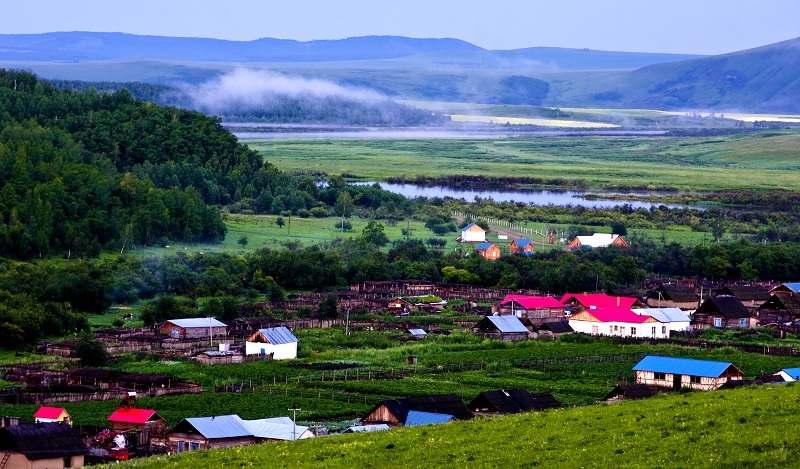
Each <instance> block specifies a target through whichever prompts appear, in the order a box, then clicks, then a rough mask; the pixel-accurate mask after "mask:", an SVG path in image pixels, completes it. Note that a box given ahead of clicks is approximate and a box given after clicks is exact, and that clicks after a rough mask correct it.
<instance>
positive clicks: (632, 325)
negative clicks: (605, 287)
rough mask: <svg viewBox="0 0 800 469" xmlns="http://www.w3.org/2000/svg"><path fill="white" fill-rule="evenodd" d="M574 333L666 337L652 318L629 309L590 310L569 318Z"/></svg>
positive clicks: (656, 321)
mask: <svg viewBox="0 0 800 469" xmlns="http://www.w3.org/2000/svg"><path fill="white" fill-rule="evenodd" d="M569 325H570V326H571V327H572V329H573V330H575V332H581V333H584V334H591V335H610V336H620V337H650V338H658V339H663V338H666V337H668V336H669V335H668V333H667V331H666V330H665V329H664V327H663V325H662V324H661V323H660V322H659V321H658V320H657V319H655V318H653V317H652V316H647V315H639V314H636V313H634V312H633V311H631V310H630V308H596V309H595V308H590V309H587V310H584V311H581V312H580V313H576V314H573V315H571V316H570V317H569Z"/></svg>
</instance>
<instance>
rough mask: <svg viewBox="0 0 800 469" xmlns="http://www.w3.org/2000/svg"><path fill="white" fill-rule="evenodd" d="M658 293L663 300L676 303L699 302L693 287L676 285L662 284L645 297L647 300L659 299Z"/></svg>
mask: <svg viewBox="0 0 800 469" xmlns="http://www.w3.org/2000/svg"><path fill="white" fill-rule="evenodd" d="M659 292H660V293H661V297H662V298H663V299H664V300H671V301H674V302H676V303H697V301H698V300H699V297H698V296H697V293H695V290H694V288H693V287H688V286H686V285H680V284H677V283H670V284H662V285H660V286H659V287H658V288H656V289H655V291H654V292H653V293H650V294H649V295H647V298H653V299H657V298H659V296H658V294H659Z"/></svg>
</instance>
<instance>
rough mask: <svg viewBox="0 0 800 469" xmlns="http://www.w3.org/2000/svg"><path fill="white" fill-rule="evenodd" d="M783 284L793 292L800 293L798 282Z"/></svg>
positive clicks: (799, 283)
mask: <svg viewBox="0 0 800 469" xmlns="http://www.w3.org/2000/svg"><path fill="white" fill-rule="evenodd" d="M783 286H785V287H786V288H788V289H789V290H791V291H793V292H795V293H800V282H790V283H784V284H783Z"/></svg>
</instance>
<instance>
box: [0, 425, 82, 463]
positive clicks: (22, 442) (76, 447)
mask: <svg viewBox="0 0 800 469" xmlns="http://www.w3.org/2000/svg"><path fill="white" fill-rule="evenodd" d="M88 452H89V448H87V447H86V444H84V442H83V439H81V436H80V434H78V431H77V430H75V429H74V428H72V426H70V425H62V424H60V423H55V422H46V423H28V424H22V425H12V426H9V427H2V428H0V454H2V459H1V460H0V461H2V463H0V465H1V466H2V467H4V468H5V467H7V468H14V469H17V468H19V469H23V468H30V469H34V468H36V469H39V468H42V469H44V468H48V469H62V468H67V467H83V465H84V457H85V456H86V454H87V453H88Z"/></svg>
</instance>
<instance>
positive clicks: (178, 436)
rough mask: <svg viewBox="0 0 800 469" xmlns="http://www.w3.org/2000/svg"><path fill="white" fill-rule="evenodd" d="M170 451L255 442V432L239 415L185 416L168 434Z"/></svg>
mask: <svg viewBox="0 0 800 469" xmlns="http://www.w3.org/2000/svg"><path fill="white" fill-rule="evenodd" d="M166 440H167V446H168V447H169V449H170V451H172V452H178V453H182V452H184V451H194V450H198V449H210V448H227V447H230V446H243V445H249V444H252V443H254V442H255V437H254V436H253V432H252V431H250V429H248V428H247V427H246V426H245V423H244V421H243V420H242V419H241V418H240V417H239V416H238V415H218V416H215V417H196V418H185V419H183V420H181V421H180V422H179V423H178V424H177V425H175V427H173V428H172V430H170V431H169V432H167V435H166Z"/></svg>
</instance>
